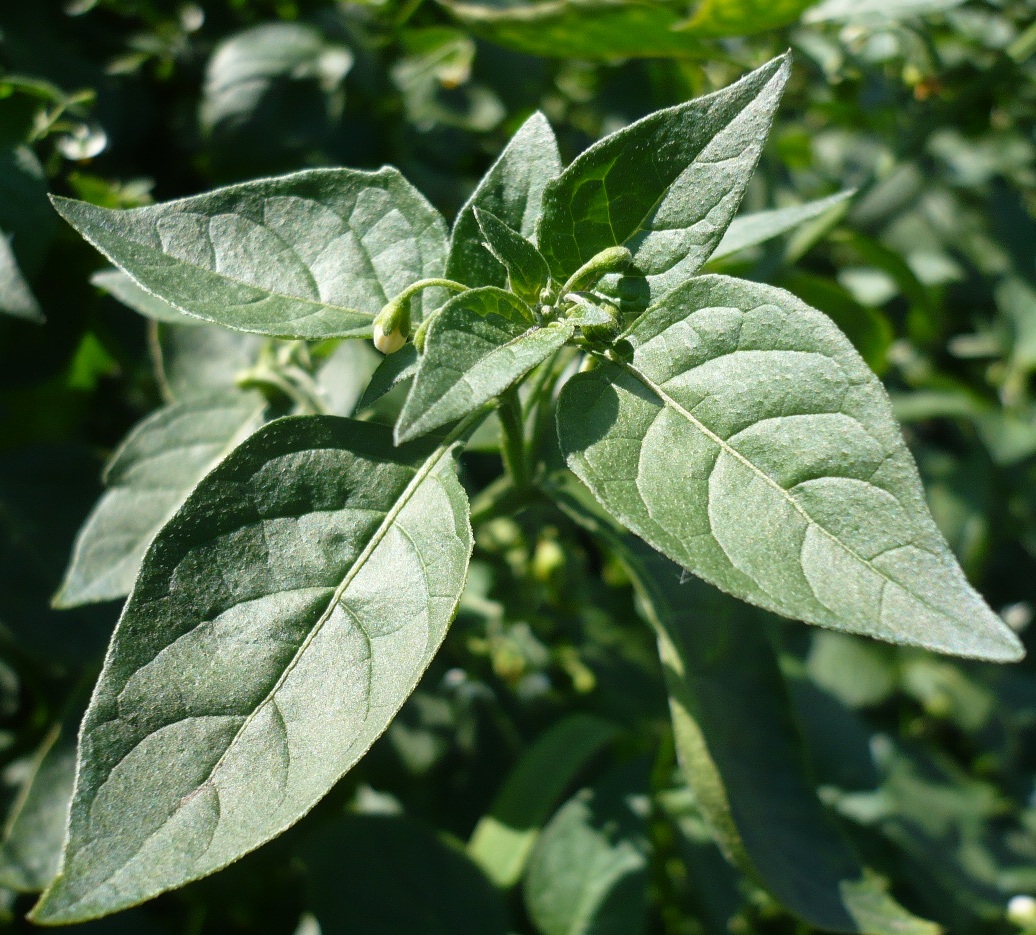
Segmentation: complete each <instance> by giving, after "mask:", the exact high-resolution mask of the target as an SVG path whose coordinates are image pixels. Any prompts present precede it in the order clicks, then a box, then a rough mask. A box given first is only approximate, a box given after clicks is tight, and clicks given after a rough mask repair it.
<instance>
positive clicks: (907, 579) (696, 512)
mask: <svg viewBox="0 0 1036 935" xmlns="http://www.w3.org/2000/svg"><path fill="white" fill-rule="evenodd" d="M625 340H626V341H628V342H629V345H630V346H631V347H632V349H633V358H632V362H630V363H625V362H622V363H614V362H605V363H603V364H602V366H601V368H600V369H598V370H597V371H594V372H591V373H585V374H580V375H579V376H577V377H576V378H574V379H573V380H572V381H570V382H569V383H568V384H567V385H566V387H565V389H564V391H563V392H562V396H561V399H560V401H559V412H558V426H559V437H560V439H561V445H562V449H563V450H564V451H565V452H566V455H567V457H568V461H569V466H570V467H571V468H572V469H573V471H575V473H576V474H577V476H579V477H580V479H581V480H583V482H584V483H586V484H587V486H588V487H590V489H591V490H592V491H593V492H594V495H595V496H596V497H597V498H598V500H599V501H600V502H601V503H602V504H603V505H604V506H605V507H606V508H607V509H608V510H609V512H610V513H612V515H614V516H616V518H618V519H619V520H620V521H621V522H622V523H623V525H625V526H626V527H627V528H628V529H631V530H632V531H633V532H635V533H636V534H637V535H639V536H641V537H642V538H643V539H645V540H646V541H647V542H648V543H650V544H651V545H653V546H654V547H656V548H658V549H659V550H660V551H662V552H663V553H664V554H666V555H667V556H669V557H670V558H671V559H673V560H674V561H676V562H677V563H678V564H680V565H682V566H683V567H685V568H688V569H689V570H691V571H693V572H694V573H695V574H697V575H699V576H700V577H703V578H705V580H707V581H709V582H710V583H712V584H715V585H716V586H717V587H719V588H721V589H722V590H725V591H727V592H728V593H730V594H733V595H734V596H736V597H740V598H742V599H743V600H747V601H749V602H750V603H753V604H757V605H758V606H761V607H764V608H766V609H768V610H772V611H774V612H775V613H779V614H782V615H783V616H787V617H792V618H794V619H799V620H804V621H806V622H808V623H815V624H819V625H821V626H828V627H832V628H834V629H844V630H848V631H850V632H855V633H862V634H866V635H869V636H874V637H876V638H878V639H884V640H888V641H890V642H900V643H907V644H910V645H916V646H922V647H925V648H929V649H934V650H936V651H941V652H950V653H953V654H957V655H964V656H973V657H976V658H986V659H995V660H1001V661H1007V660H1014V659H1017V658H1020V652H1021V644H1020V643H1019V641H1018V639H1017V637H1016V636H1015V635H1014V634H1013V633H1012V632H1011V631H1010V630H1009V629H1008V628H1007V627H1006V626H1005V625H1004V624H1003V622H1002V621H1001V620H1000V619H999V617H997V616H996V614H994V613H993V612H992V611H991V610H990V609H989V608H988V607H987V606H986V604H985V602H984V601H983V600H982V598H981V597H980V596H979V595H978V594H977V593H976V592H975V591H974V590H973V589H972V588H971V586H970V585H969V584H968V583H967V581H966V579H965V578H964V575H963V572H961V570H960V568H959V566H958V565H957V563H956V560H955V559H954V558H953V556H952V554H951V553H950V551H949V548H948V547H947V546H946V543H945V541H944V540H943V538H942V536H941V534H940V533H939V531H938V529H937V528H936V526H935V524H934V521H933V520H932V519H931V516H930V514H929V513H928V509H927V507H926V505H925V503H924V493H923V489H922V488H921V484H920V480H919V479H918V476H917V469H916V467H915V466H914V463H913V459H912V458H911V456H910V453H909V451H908V450H907V448H906V446H905V444H904V443H903V440H902V438H901V436H900V434H899V431H898V428H897V426H896V424H895V422H894V420H893V419H892V416H891V409H890V405H889V402H888V397H887V395H886V393H885V391H884V389H883V388H882V386H881V384H880V383H879V382H878V380H877V378H876V377H875V376H874V374H873V373H872V372H871V371H870V370H869V369H868V368H867V366H866V364H864V363H863V361H862V360H861V359H860V357H859V355H858V354H857V353H856V351H855V350H854V349H853V348H852V346H851V344H850V343H849V342H848V340H847V339H846V338H845V337H844V336H843V335H842V334H841V333H840V332H839V331H838V330H837V328H835V326H834V325H833V324H832V323H831V322H830V320H829V319H827V318H826V317H825V316H824V315H822V314H821V313H820V312H817V311H816V310H815V309H811V308H810V307H809V306H806V305H805V304H803V303H802V302H800V301H799V300H798V299H796V298H795V297H794V296H792V295H790V294H789V293H786V292H784V291H783V290H780V289H775V288H773V287H768V286H762V285H759V284H756V283H748V282H746V281H741V280H734V279H730V278H728V277H724V276H700V277H697V278H695V279H693V280H691V281H689V282H688V283H687V284H686V285H685V286H683V287H681V288H679V289H676V290H673V291H672V292H671V293H670V294H669V295H668V296H667V297H666V298H665V299H664V300H663V301H662V302H660V303H658V304H657V305H656V306H653V307H652V308H651V309H649V310H648V312H646V313H645V314H644V315H643V316H641V318H640V319H638V320H637V322H635V323H634V324H633V325H632V326H631V328H630V329H629V330H628V331H627V332H626V335H625ZM591 414H592V417H590V415H591ZM612 426H618V430H617V431H611V429H612ZM645 452H646V455H645ZM677 453H678V454H677ZM674 455H675V456H676V457H677V459H678V460H677V462H676V463H677V466H678V469H677V471H675V472H670V471H668V469H667V468H666V465H667V464H668V463H671V462H672V459H673V458H674ZM630 478H633V480H632V481H631V480H630ZM746 506H748V509H746Z"/></svg>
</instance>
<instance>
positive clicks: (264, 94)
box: [198, 22, 353, 179]
mask: <svg viewBox="0 0 1036 935" xmlns="http://www.w3.org/2000/svg"><path fill="white" fill-rule="evenodd" d="M352 65H353V54H352V52H351V51H350V50H349V48H348V47H346V46H345V45H342V44H340V43H337V42H333V41H331V40H330V38H329V37H325V36H324V35H323V33H322V32H321V31H320V30H319V29H317V28H315V27H314V26H311V25H308V24H304V23H298V22H296V23H285V22H280V23H278V22H274V23H264V24H262V25H259V26H254V27H252V28H251V29H246V30H244V31H243V32H239V33H236V34H233V35H230V36H229V37H228V38H226V39H224V40H223V41H222V42H220V43H219V44H218V45H217V46H216V48H215V50H214V52H213V54H212V57H211V59H209V62H208V66H207V67H206V71H205V85H204V88H203V90H202V98H201V103H200V106H199V108H198V122H199V124H200V129H201V132H202V134H203V136H204V137H205V142H206V144H207V146H206V150H205V155H206V160H207V163H208V165H209V169H210V172H212V171H214V172H215V173H216V174H217V175H221V176H227V177H229V178H234V179H238V178H249V177H254V176H258V175H270V174H274V173H277V172H281V171H285V170H286V169H290V168H292V167H297V166H299V165H306V164H312V161H313V156H314V153H315V152H319V149H320V147H321V146H322V145H326V144H327V143H329V142H330V141H331V139H332V135H333V134H334V132H335V130H336V128H337V126H338V125H339V123H340V120H341V116H342V111H343V109H344V106H345V99H346V90H345V78H346V76H347V75H348V73H349V71H350V70H351V68H352Z"/></svg>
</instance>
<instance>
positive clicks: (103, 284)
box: [90, 269, 205, 327]
mask: <svg viewBox="0 0 1036 935" xmlns="http://www.w3.org/2000/svg"><path fill="white" fill-rule="evenodd" d="M90 282H92V283H93V284H94V285H95V286H98V287H99V288H101V289H104V291H105V292H107V293H109V294H110V295H112V296H114V297H115V298H116V299H118V300H119V301H120V302H121V303H122V304H123V305H125V306H127V307H128V308H131V309H133V311H135V312H137V313H138V314H140V315H143V316H144V317H145V318H150V319H152V320H153V321H163V322H165V323H166V324H170V325H193V326H196V327H201V326H203V325H204V324H205V322H204V321H202V320H201V319H199V318H195V317H194V316H193V315H185V314H184V313H183V312H181V311H180V310H179V309H178V308H174V307H173V306H172V305H170V304H169V303H168V302H165V301H163V300H162V299H160V298H159V297H158V296H157V295H152V294H151V293H150V292H147V291H146V290H145V289H142V288H141V287H140V286H138V285H137V284H136V283H135V282H134V281H133V280H132V279H130V277H129V276H127V275H126V274H125V273H124V272H123V271H122V270H121V269H102V270H100V271H99V272H96V273H94V274H93V276H91V277H90Z"/></svg>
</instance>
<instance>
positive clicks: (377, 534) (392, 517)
mask: <svg viewBox="0 0 1036 935" xmlns="http://www.w3.org/2000/svg"><path fill="white" fill-rule="evenodd" d="M474 415H475V414H473V416H472V418H474ZM470 422H471V419H465V420H464V422H462V423H461V424H460V425H459V426H458V427H457V428H456V429H454V431H453V432H451V433H450V435H449V436H447V437H446V438H445V439H444V440H443V442H442V444H441V445H440V446H439V447H438V448H436V449H435V451H434V452H432V453H431V454H430V455H429V457H428V458H427V459H426V460H425V462H424V463H423V464H422V465H421V467H420V468H418V470H417V471H416V472H415V474H414V477H413V478H412V479H411V480H410V482H409V483H408V484H407V485H406V487H405V488H404V489H403V491H402V493H401V494H400V496H399V497H398V499H397V500H396V503H395V504H394V505H393V507H392V508H391V509H390V510H389V511H388V512H387V513H386V514H385V518H384V519H383V520H382V521H381V524H380V525H379V526H378V528H377V529H376V530H375V531H374V534H373V535H372V536H371V538H370V539H369V540H368V542H367V545H366V546H364V548H363V550H362V551H361V552H360V554H359V555H358V556H357V557H356V559H355V561H354V562H353V564H352V567H351V568H350V569H349V572H348V573H347V574H346V576H345V578H343V579H342V583H341V584H340V585H339V586H338V587H337V588H336V589H335V592H334V594H333V595H332V597H331V598H330V600H329V601H328V605H327V609H326V610H325V611H324V613H323V614H321V616H320V618H319V619H318V620H317V622H316V623H315V624H314V626H313V628H312V630H310V632H309V634H308V635H307V636H306V638H305V639H304V640H303V641H302V644H301V645H300V646H299V648H298V650H296V652H295V655H294V656H293V657H292V659H291V661H290V662H289V663H288V664H287V665H286V666H285V668H284V672H283V673H282V674H281V676H280V677H279V678H278V679H277V681H276V683H275V684H274V686H273V687H272V688H271V689H270V691H269V692H267V694H266V696H265V697H264V698H263V699H262V701H260V702H259V703H258V704H257V705H256V706H255V707H254V708H253V710H252V712H251V713H250V714H248V715H247V716H246V717H245V719H244V720H243V721H242V723H241V726H240V727H239V728H238V730H237V732H236V733H235V734H234V736H233V737H232V738H231V740H230V741H229V742H228V743H227V748H226V750H225V751H224V752H223V754H222V755H221V756H220V758H219V760H217V761H216V764H215V765H214V766H213V767H212V769H211V770H209V774H208V776H206V777H205V779H204V780H202V781H201V782H200V783H198V785H197V787H196V790H195V791H197V790H199V789H201V788H203V787H204V786H206V785H210V784H211V783H212V780H213V777H214V776H215V775H216V773H217V772H218V771H219V769H220V767H222V766H223V764H224V763H225V762H226V760H227V757H228V756H229V755H230V752H231V751H232V750H233V748H234V746H235V745H236V744H237V742H238V741H239V740H240V738H241V736H242V735H243V734H244V732H245V730H246V729H247V728H248V727H249V725H250V724H251V723H252V722H253V721H254V720H255V719H256V717H258V715H259V713H260V712H261V711H262V710H263V709H264V708H265V707H266V706H267V705H268V704H270V702H271V701H275V700H276V695H277V693H278V691H279V690H280V689H281V688H282V687H283V685H284V683H285V681H287V679H288V677H289V676H290V675H291V673H292V672H293V671H294V670H295V667H296V666H297V665H298V663H299V662H300V660H301V659H302V657H303V656H304V655H305V653H306V650H307V649H308V648H309V646H310V645H311V644H312V642H313V640H314V639H316V637H317V635H318V634H319V632H320V631H321V630H322V629H323V627H324V624H325V623H326V622H327V621H328V619H329V618H330V616H331V613H332V612H333V611H334V609H335V607H336V606H337V605H338V604H339V603H341V602H342V598H343V597H344V595H345V591H346V589H347V588H348V587H349V585H350V584H352V582H353V580H354V579H355V578H356V576H357V575H358V574H359V573H360V571H361V570H362V568H363V566H364V565H365V564H366V562H367V561H368V559H369V558H370V557H371V555H372V554H373V553H374V550H375V549H376V548H377V547H378V546H379V545H380V544H381V542H382V541H383V540H384V538H385V536H386V535H388V532H389V530H390V529H391V528H392V525H393V524H394V523H395V521H396V519H397V518H398V517H399V514H400V513H401V512H402V511H403V509H404V508H405V507H406V506H407V504H408V503H409V502H410V500H411V499H412V498H413V496H414V495H415V494H416V492H417V490H418V489H419V488H420V486H421V485H422V484H423V483H424V482H425V480H427V479H428V477H429V476H430V475H431V473H432V471H434V470H435V468H436V467H437V466H438V465H439V462H440V461H441V460H442V458H443V456H444V455H446V454H447V453H448V452H449V451H450V450H452V448H453V445H454V443H455V442H456V441H457V439H458V438H460V437H461V435H462V434H463V433H464V432H466V431H467V429H468V427H469V424H470ZM179 811H180V807H179V806H177V808H175V809H174V810H173V811H172V812H171V813H170V815H169V816H168V817H167V818H166V819H165V820H164V821H163V822H162V824H161V825H159V827H158V828H156V829H155V830H154V831H153V832H151V834H149V835H148V836H147V837H146V838H145V839H144V841H143V842H142V843H141V845H140V847H138V848H137V849H136V850H134V851H133V853H132V854H131V855H129V856H128V857H127V858H126V860H124V861H123V862H122V863H120V864H119V866H118V867H116V868H115V869H113V870H112V871H111V873H109V874H108V875H107V876H106V877H105V878H104V879H103V880H100V881H98V883H97V884H96V886H95V887H94V890H96V889H98V888H100V887H101V886H104V885H105V884H107V883H108V882H109V881H110V880H111V879H112V878H113V877H115V876H116V875H117V874H118V873H119V872H121V871H122V870H124V869H125V868H126V867H128V866H129V864H130V863H131V861H132V860H133V859H135V858H136V856H137V855H138V854H139V853H140V851H141V850H142V849H143V847H144V845H145V844H146V843H147V842H148V841H150V840H151V839H152V838H154V836H155V835H156V834H158V833H159V832H160V831H161V830H162V828H164V827H165V826H166V825H167V824H168V823H169V822H170V821H171V820H172V819H173V817H174V816H175V815H177V814H178V813H179ZM91 895H92V894H91V893H86V894H84V895H83V896H81V897H79V898H78V899H76V900H75V901H74V902H72V903H71V904H70V906H69V907H68V908H74V907H75V906H77V905H80V904H81V903H83V902H85V901H86V900H87V899H89V898H90V896H91Z"/></svg>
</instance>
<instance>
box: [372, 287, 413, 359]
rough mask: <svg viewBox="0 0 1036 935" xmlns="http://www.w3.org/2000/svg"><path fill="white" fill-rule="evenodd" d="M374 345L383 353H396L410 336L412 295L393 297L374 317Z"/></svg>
mask: <svg viewBox="0 0 1036 935" xmlns="http://www.w3.org/2000/svg"><path fill="white" fill-rule="evenodd" d="M373 332H374V346H375V347H376V348H377V349H378V350H379V351H381V353H382V354H394V353H395V352H396V351H398V350H399V349H400V348H401V347H402V346H403V345H404V344H406V339H407V338H408V337H410V297H409V296H406V297H405V298H402V299H399V298H396V299H393V300H392V301H391V302H389V304H388V305H386V306H385V307H384V308H383V309H382V310H381V311H380V312H378V314H377V317H376V318H375V319H374V328H373Z"/></svg>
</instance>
